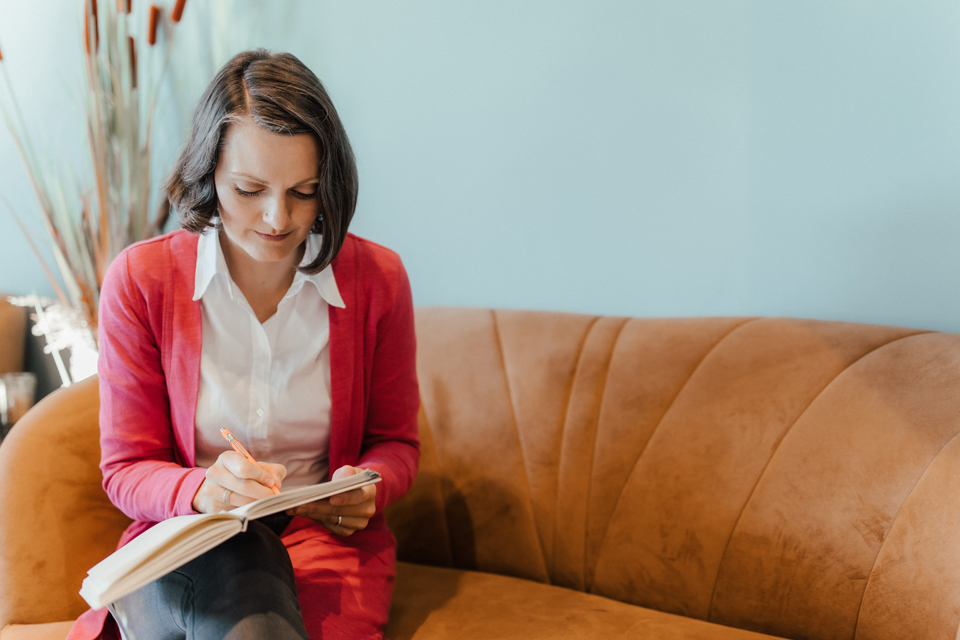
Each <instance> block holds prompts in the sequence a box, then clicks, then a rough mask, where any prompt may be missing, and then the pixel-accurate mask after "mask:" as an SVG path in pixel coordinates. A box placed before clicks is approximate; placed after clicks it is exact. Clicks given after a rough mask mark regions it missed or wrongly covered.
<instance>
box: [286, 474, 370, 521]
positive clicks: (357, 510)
mask: <svg viewBox="0 0 960 640" xmlns="http://www.w3.org/2000/svg"><path fill="white" fill-rule="evenodd" d="M360 471H362V469H358V468H356V467H351V466H350V465H346V466H343V467H340V468H339V469H337V470H336V471H334V472H333V477H332V478H331V480H339V479H340V478H347V477H349V476H352V475H356V474H357V473H359V472H360ZM376 499H377V485H375V484H368V485H366V486H363V487H360V488H359V489H354V490H353V491H348V492H346V493H341V494H338V495H335V496H333V497H330V498H327V499H326V500H317V501H316V502H311V503H309V504H302V505H300V506H299V507H294V508H293V509H288V510H287V514H288V515H291V516H305V517H307V518H310V519H311V520H313V521H315V522H318V523H319V524H322V525H323V526H325V527H326V528H327V529H330V531H332V532H333V533H335V534H337V535H338V536H349V535H351V534H353V532H355V531H360V530H361V529H364V528H366V526H367V523H368V522H370V518H372V517H373V514H375V513H376V512H377V506H376Z"/></svg>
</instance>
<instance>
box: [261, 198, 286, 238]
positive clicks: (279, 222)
mask: <svg viewBox="0 0 960 640" xmlns="http://www.w3.org/2000/svg"><path fill="white" fill-rule="evenodd" d="M264 205H265V206H264V209H263V221H264V222H266V223H267V224H269V225H270V227H271V229H273V231H275V232H280V231H283V230H284V229H285V228H286V227H287V224H289V222H290V207H289V206H288V205H287V201H286V198H284V197H283V196H280V197H277V198H273V199H272V200H270V201H269V202H266V203H264Z"/></svg>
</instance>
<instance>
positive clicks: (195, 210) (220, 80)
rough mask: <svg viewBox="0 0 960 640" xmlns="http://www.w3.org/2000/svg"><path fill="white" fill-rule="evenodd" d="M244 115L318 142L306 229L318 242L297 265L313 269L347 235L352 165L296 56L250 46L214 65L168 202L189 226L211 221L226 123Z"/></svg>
mask: <svg viewBox="0 0 960 640" xmlns="http://www.w3.org/2000/svg"><path fill="white" fill-rule="evenodd" d="M243 116H249V117H251V118H252V119H253V121H254V122H255V123H256V124H257V126H259V127H262V128H264V129H266V130H268V131H273V132H274V133H280V134H284V135H296V134H300V133H309V134H312V135H313V136H314V138H315V139H316V141H317V147H318V152H319V157H320V167H319V172H318V176H319V179H320V185H319V188H318V194H317V198H318V203H319V211H320V213H319V215H318V216H317V221H316V222H315V223H314V226H313V229H311V232H312V233H320V234H322V236H323V240H322V241H321V244H320V252H319V254H317V257H316V258H315V259H314V260H313V261H312V262H311V263H310V264H308V265H306V266H304V267H301V268H300V270H301V271H302V272H304V273H310V274H314V273H319V272H320V271H322V270H323V269H324V268H325V267H326V266H327V265H329V264H330V263H331V262H333V259H334V258H336V256H337V253H338V252H339V251H340V247H342V246H343V241H344V239H345V238H346V237H347V228H348V227H349V226H350V220H351V219H352V218H353V212H354V209H356V206H357V186H358V185H357V164H356V161H355V160H354V157H353V150H352V149H351V148H350V141H349V140H348V139H347V133H346V131H344V129H343V124H341V122H340V117H339V116H338V115H337V111H336V109H334V108H333V102H331V101H330V96H328V95H327V92H326V90H325V89H324V88H323V85H322V84H321V83H320V80H319V79H318V78H317V76H315V75H314V74H313V72H312V71H310V70H309V69H308V68H307V67H306V66H305V65H304V64H303V63H302V62H300V60H298V59H297V58H296V56H293V55H291V54H289V53H277V54H272V53H270V52H269V51H266V50H265V49H256V50H253V51H245V52H243V53H240V54H237V55H236V56H234V57H233V58H232V59H231V60H230V61H229V62H227V64H225V65H224V66H223V68H222V69H220V71H219V72H218V73H217V75H216V77H214V79H213V81H212V82H211V83H210V86H208V87H207V89H206V91H204V93H203V96H202V97H201V98H200V102H199V104H198V105H197V110H196V112H195V113H194V116H193V129H192V130H191V132H190V137H189V139H188V140H187V144H186V146H185V147H184V149H183V151H182V152H181V153H180V157H179V159H178V160H177V163H176V165H174V168H173V173H172V174H171V175H170V177H169V178H168V179H167V182H166V184H165V190H166V197H167V199H168V200H169V202H170V206H172V207H173V208H174V209H175V210H176V211H177V215H178V216H179V217H180V224H181V225H182V226H183V227H184V228H185V229H188V230H189V231H192V232H194V233H202V232H203V230H204V229H206V228H207V227H212V226H214V222H213V221H212V220H213V218H214V217H215V216H216V215H217V189H216V186H215V185H214V181H213V173H214V170H215V169H216V167H217V161H218V159H219V157H220V150H221V149H222V147H223V144H224V140H225V136H226V132H227V129H228V127H229V126H230V125H231V124H232V123H233V122H235V121H236V120H237V119H238V118H240V117H243Z"/></svg>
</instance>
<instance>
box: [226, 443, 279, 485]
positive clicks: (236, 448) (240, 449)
mask: <svg viewBox="0 0 960 640" xmlns="http://www.w3.org/2000/svg"><path fill="white" fill-rule="evenodd" d="M220 435H222V436H223V437H224V438H226V439H227V442H229V443H230V446H231V447H233V450H234V451H236V452H237V453H239V454H240V455H242V456H243V457H244V458H246V459H247V460H249V461H250V462H252V463H253V464H255V465H257V466H258V467H260V468H261V469H263V470H264V471H267V470H266V469H264V467H263V465H262V464H260V463H259V462H257V461H256V460H254V459H253V456H252V455H250V452H249V451H247V448H246V447H244V446H243V445H242V444H240V441H239V440H237V439H236V438H234V437H233V434H232V433H230V429H227V428H226V427H223V428H221V429H220ZM267 473H270V472H269V471H267ZM270 490H271V491H273V492H274V493H280V489H277V485H273V486H272V487H270Z"/></svg>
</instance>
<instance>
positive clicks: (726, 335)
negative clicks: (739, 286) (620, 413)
mask: <svg viewBox="0 0 960 640" xmlns="http://www.w3.org/2000/svg"><path fill="white" fill-rule="evenodd" d="M759 319H760V318H759V317H754V318H747V319H745V320H743V321H742V322H740V323H738V324H737V325H735V326H734V327H732V328H731V329H730V330H729V331H727V332H726V333H724V334H723V335H722V336H720V338H719V339H718V340H717V341H716V342H715V343H714V344H713V346H711V347H710V348H709V349H707V350H706V352H704V354H703V356H702V357H701V358H700V361H699V362H697V365H696V366H695V367H694V368H693V371H691V372H690V375H689V376H688V377H687V379H686V380H684V381H683V384H682V385H681V386H680V389H678V390H677V393H676V395H674V396H673V398H672V399H671V400H670V404H669V405H668V406H667V408H666V409H664V411H663V414H662V415H661V416H660V419H659V420H657V424H656V426H655V427H654V428H653V431H651V432H650V437H649V438H647V441H646V442H645V443H644V445H643V449H641V450H640V453H639V454H637V459H636V460H634V461H633V465H632V466H631V467H630V473H628V474H627V480H626V482H624V483H623V486H622V487H620V493H619V495H617V499H616V501H615V502H614V503H613V509H612V510H611V511H610V518H609V519H608V520H607V523H606V525H605V526H604V528H603V534H602V535H601V536H600V552H599V554H598V555H597V563H598V564H599V562H600V558H601V557H602V556H603V545H604V543H605V542H606V540H607V534H608V533H609V531H610V522H612V521H613V516H614V515H616V513H617V509H618V508H619V507H620V501H621V500H622V499H623V492H624V491H626V489H627V485H629V484H630V476H632V475H633V473H634V471H636V469H637V465H638V464H640V459H641V458H643V454H645V453H646V452H647V448H648V447H649V446H650V441H651V440H653V438H654V436H655V435H656V433H657V431H658V430H659V429H660V425H661V424H663V420H664V418H666V417H667V414H669V413H670V411H671V410H672V409H673V405H674V404H675V403H676V401H677V398H679V397H680V396H681V395H683V391H684V389H686V388H687V385H688V384H690V381H691V380H693V377H694V376H695V375H697V371H699V370H700V367H701V366H703V363H704V361H706V359H707V358H708V357H710V354H711V353H713V352H714V351H716V349H717V347H719V346H720V344H721V343H723V342H724V341H725V340H726V339H727V338H729V337H730V336H731V335H732V334H733V333H734V332H735V331H737V330H738V329H740V328H741V327H745V326H747V325H748V324H750V323H752V322H756V321H757V320H759ZM594 579H596V571H594ZM590 589H591V590H590V592H589V593H593V585H591V586H590Z"/></svg>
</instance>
